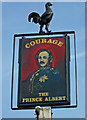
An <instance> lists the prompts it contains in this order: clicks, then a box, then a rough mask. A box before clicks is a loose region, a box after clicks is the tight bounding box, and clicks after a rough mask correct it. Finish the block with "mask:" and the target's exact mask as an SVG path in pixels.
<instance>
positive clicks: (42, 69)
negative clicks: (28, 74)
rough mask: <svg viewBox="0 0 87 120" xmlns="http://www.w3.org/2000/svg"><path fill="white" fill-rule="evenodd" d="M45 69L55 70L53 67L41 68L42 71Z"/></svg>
mask: <svg viewBox="0 0 87 120" xmlns="http://www.w3.org/2000/svg"><path fill="white" fill-rule="evenodd" d="M45 69H53V68H51V67H41V68H40V70H45Z"/></svg>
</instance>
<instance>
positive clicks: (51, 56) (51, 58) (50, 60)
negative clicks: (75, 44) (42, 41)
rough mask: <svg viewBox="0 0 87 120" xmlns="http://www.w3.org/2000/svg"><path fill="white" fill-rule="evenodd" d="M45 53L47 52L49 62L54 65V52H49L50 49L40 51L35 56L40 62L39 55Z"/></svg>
mask: <svg viewBox="0 0 87 120" xmlns="http://www.w3.org/2000/svg"><path fill="white" fill-rule="evenodd" d="M43 51H45V52H47V53H48V54H49V58H48V61H49V64H50V65H52V61H53V54H52V52H51V51H50V50H48V49H40V50H39V51H38V52H37V53H36V55H35V57H36V59H37V60H38V56H39V54H40V53H41V52H43Z"/></svg>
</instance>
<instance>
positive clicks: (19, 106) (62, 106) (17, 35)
mask: <svg viewBox="0 0 87 120" xmlns="http://www.w3.org/2000/svg"><path fill="white" fill-rule="evenodd" d="M59 34H60V35H61V34H62V35H64V36H66V39H68V38H67V37H68V36H67V34H73V35H74V47H75V78H76V79H75V82H76V105H70V103H69V104H67V105H58V106H54V105H55V104H54V105H51V107H52V108H67V107H68V108H69V107H77V65H76V40H75V31H66V32H53V33H50V34H49V33H45V34H38V33H35V34H15V35H14V43H13V65H12V87H11V109H12V110H17V109H32V108H35V106H37V105H38V104H37V105H35V104H33V106H32V105H30V106H27V107H26V106H24V105H23V106H22V105H19V104H18V107H17V108H13V73H14V54H15V38H16V37H22V39H23V38H24V37H25V36H43V35H59ZM66 44H67V43H66ZM68 44H69V43H68ZM69 49H70V48H67V49H66V50H67V51H68V50H69ZM68 55H69V56H68ZM67 58H70V53H68V54H67ZM68 63H69V62H68ZM67 65H68V67H66V68H68V70H67V72H69V64H67ZM20 69H21V68H20ZM68 75H69V74H67V77H68V78H69V76H68ZM68 85H69V84H68ZM67 89H70V86H68V88H67ZM68 91H69V90H68ZM67 94H68V100H70V96H69V94H70V91H69V92H68V93H67ZM18 99H19V96H18ZM39 105H40V106H50V104H46V103H45V104H44V105H43V104H39Z"/></svg>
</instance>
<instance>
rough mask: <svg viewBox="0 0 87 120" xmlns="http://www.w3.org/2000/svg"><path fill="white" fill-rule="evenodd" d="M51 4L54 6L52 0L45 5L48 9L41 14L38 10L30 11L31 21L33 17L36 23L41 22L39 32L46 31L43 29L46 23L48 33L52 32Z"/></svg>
mask: <svg viewBox="0 0 87 120" xmlns="http://www.w3.org/2000/svg"><path fill="white" fill-rule="evenodd" d="M50 6H52V4H51V3H50V2H48V3H46V5H45V7H46V11H45V12H44V13H43V14H42V15H41V16H40V15H39V14H38V13H36V12H32V13H30V14H29V16H28V21H29V22H31V19H33V20H32V21H33V22H34V23H35V24H37V23H39V25H40V31H39V33H44V31H43V30H42V28H43V26H44V25H45V29H46V31H47V33H50V32H51V31H49V29H48V27H49V23H50V21H51V19H52V17H53V12H52V9H51V8H50Z"/></svg>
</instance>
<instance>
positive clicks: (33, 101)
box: [18, 36, 70, 107]
mask: <svg viewBox="0 0 87 120" xmlns="http://www.w3.org/2000/svg"><path fill="white" fill-rule="evenodd" d="M69 53H70V51H69V37H68V36H67V37H66V36H62V37H47V38H44V37H42V38H24V39H20V45H19V88H18V91H19V92H18V106H20V107H21V106H25V107H26V106H37V105H51V106H54V105H62V104H70V98H69V96H70V95H69V93H70V86H69V74H68V73H69Z"/></svg>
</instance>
